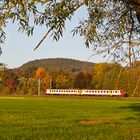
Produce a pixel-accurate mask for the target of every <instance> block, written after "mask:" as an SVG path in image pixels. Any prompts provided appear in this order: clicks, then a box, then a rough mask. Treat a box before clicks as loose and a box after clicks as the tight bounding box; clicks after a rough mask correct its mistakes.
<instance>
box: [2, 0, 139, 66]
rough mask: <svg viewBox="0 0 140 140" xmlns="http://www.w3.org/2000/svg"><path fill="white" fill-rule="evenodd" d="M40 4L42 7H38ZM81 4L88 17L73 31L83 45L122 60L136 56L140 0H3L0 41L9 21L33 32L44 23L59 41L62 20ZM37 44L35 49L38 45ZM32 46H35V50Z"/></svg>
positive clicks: (26, 30)
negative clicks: (91, 46)
mask: <svg viewBox="0 0 140 140" xmlns="http://www.w3.org/2000/svg"><path fill="white" fill-rule="evenodd" d="M40 7H41V8H40ZM81 7H84V9H85V11H87V18H85V19H81V21H80V22H79V25H78V26H77V27H76V28H75V29H74V30H73V34H74V35H75V34H77V33H79V34H80V35H81V36H84V38H85V45H86V46H87V47H89V46H90V44H93V45H94V51H95V52H96V53H97V54H99V53H103V52H106V53H109V54H111V55H112V56H114V58H120V60H121V61H126V60H127V58H128V59H129V62H130V65H131V64H132V61H133V57H139V55H138V53H139V51H140V49H139V47H138V46H139V45H140V42H139V38H140V34H139V32H140V1H139V0H109V1H108V0H100V1H99V0H98V1H95V0H59V1H58V0H45V1H44V0H28V1H27V0H22V1H20V0H3V1H1V2H0V42H4V40H5V36H6V34H5V32H4V27H5V26H6V25H7V22H8V21H9V19H10V20H12V21H13V22H15V21H16V22H17V23H18V25H19V30H20V31H25V32H26V33H27V35H31V34H32V33H33V29H34V26H35V25H46V26H47V27H48V31H47V32H46V34H45V36H44V37H43V38H42V39H41V41H40V42H39V44H38V45H37V47H38V46H39V45H40V44H41V42H42V41H43V40H44V39H45V38H46V36H47V35H48V34H50V35H51V36H52V37H53V39H55V40H59V38H60V37H61V36H63V30H64V29H65V22H66V21H67V20H71V19H72V16H73V15H74V13H75V12H77V11H78V9H79V8H81ZM37 47H36V48H37ZM36 48H35V49H36Z"/></svg>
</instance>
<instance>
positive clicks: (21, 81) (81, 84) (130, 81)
mask: <svg viewBox="0 0 140 140" xmlns="http://www.w3.org/2000/svg"><path fill="white" fill-rule="evenodd" d="M38 81H40V94H41V95H45V91H46V89H47V88H59V89H65V88H66V89H71V88H76V89H121V90H125V91H126V92H127V93H128V95H129V96H140V61H135V62H134V64H133V67H122V66H121V65H120V64H117V63H98V64H95V65H93V67H92V68H91V69H83V70H81V71H79V72H71V71H67V70H66V71H65V70H62V69H55V68H54V69H51V70H49V69H47V68H44V67H30V68H28V69H26V70H25V69H18V70H17V71H16V72H15V71H14V70H12V69H7V68H6V69H2V70H1V72H0V91H1V92H0V95H31V96H32V95H38V90H39V89H38V86H39V83H38Z"/></svg>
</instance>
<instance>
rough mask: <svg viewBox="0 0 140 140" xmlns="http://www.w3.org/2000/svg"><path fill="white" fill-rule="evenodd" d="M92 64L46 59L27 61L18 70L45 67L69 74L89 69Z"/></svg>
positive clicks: (61, 59) (72, 60) (70, 60)
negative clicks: (68, 72) (65, 71)
mask: <svg viewBox="0 0 140 140" xmlns="http://www.w3.org/2000/svg"><path fill="white" fill-rule="evenodd" d="M93 65H94V63H92V62H86V61H79V60H74V59H67V58H48V59H40V60H39V59H37V60H34V61H29V62H27V63H25V64H23V65H22V66H21V67H19V68H18V69H28V68H31V67H45V68H47V69H53V68H56V69H62V70H68V71H71V72H77V71H80V70H82V69H90V68H91V67H93Z"/></svg>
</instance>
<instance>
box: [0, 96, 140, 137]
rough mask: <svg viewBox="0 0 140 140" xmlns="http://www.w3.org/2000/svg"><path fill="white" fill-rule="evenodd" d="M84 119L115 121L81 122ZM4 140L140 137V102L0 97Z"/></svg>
mask: <svg viewBox="0 0 140 140" xmlns="http://www.w3.org/2000/svg"><path fill="white" fill-rule="evenodd" d="M82 120H111V122H108V123H97V124H80V121H82ZM0 139H1V140H7V139H8V140H19V139H20V140H21V139H22V140H24V139H27V140H31V139H33V140H45V139H46V140H131V139H132V140H140V101H139V100H136V101H135V100H128V99H127V100H126V99H117V100H116V99H114V98H112V99H110V98H109V100H107V99H103V98H91V99H90V98H78V97H73V98H72V97H21V98H20V97H17V98H16V97H15V98H13V97H5V98H4V97H0Z"/></svg>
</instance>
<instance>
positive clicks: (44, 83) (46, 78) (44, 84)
mask: <svg viewBox="0 0 140 140" xmlns="http://www.w3.org/2000/svg"><path fill="white" fill-rule="evenodd" d="M35 78H37V79H38V95H40V92H41V91H40V90H41V89H42V91H43V93H44V92H45V90H46V88H50V80H51V76H50V75H49V74H48V73H47V71H46V69H45V68H43V67H39V68H38V69H37V70H36V74H35Z"/></svg>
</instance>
